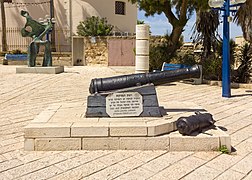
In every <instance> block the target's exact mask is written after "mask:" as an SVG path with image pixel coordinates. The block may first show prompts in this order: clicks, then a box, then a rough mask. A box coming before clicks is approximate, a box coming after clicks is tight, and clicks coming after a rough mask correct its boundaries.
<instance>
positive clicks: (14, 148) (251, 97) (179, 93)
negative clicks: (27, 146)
mask: <svg viewBox="0 0 252 180" xmlns="http://www.w3.org/2000/svg"><path fill="white" fill-rule="evenodd" d="M15 68H16V67H15V66H2V65H0V109H1V111H0V179H1V180H2V179H3V180H5V179H36V180H37V179H60V180H61V179H70V178H71V179H127V180H129V179H154V180H156V179H157V180H159V179H165V180H167V179H222V180H223V179H235V180H237V179H247V180H249V179H252V163H251V162H252V133H251V132H252V90H251V89H232V94H233V97H232V98H230V99H226V98H222V97H221V88H220V87H216V86H208V85H199V86H193V85H188V84H183V83H172V84H170V85H165V86H159V87H158V88H157V92H158V95H159V99H160V98H162V100H161V101H162V102H166V101H181V102H182V101H187V102H193V103H196V104H198V105H199V106H202V107H204V108H205V109H206V110H207V111H208V112H210V113H212V114H213V115H214V118H215V120H217V121H218V122H217V123H216V124H217V125H220V126H222V127H225V128H226V129H227V133H228V134H230V135H231V139H232V145H233V147H234V150H235V151H234V152H233V153H232V154H231V155H227V154H221V153H220V152H167V151H64V152H61V151H53V152H49V151H47V152H38V151H37V152H30V151H29V152H28V151H24V150H23V146H24V137H23V135H24V129H23V128H24V126H26V125H27V124H28V123H29V122H30V121H31V120H32V119H33V118H34V117H35V116H36V115H38V114H39V113H40V112H41V111H43V110H44V109H45V108H46V107H47V106H48V105H50V104H53V103H62V102H80V101H82V102H85V101H86V97H87V95H88V86H89V82H90V79H91V78H93V77H105V76H111V75H115V74H120V73H121V72H122V71H123V72H126V69H121V70H115V69H114V68H105V67H68V68H65V71H66V72H65V73H63V74H58V75H45V74H15ZM160 105H162V103H161V102H160ZM181 108H183V107H181ZM170 111H172V109H170Z"/></svg>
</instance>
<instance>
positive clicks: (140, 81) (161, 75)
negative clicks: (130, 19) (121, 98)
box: [89, 65, 200, 94]
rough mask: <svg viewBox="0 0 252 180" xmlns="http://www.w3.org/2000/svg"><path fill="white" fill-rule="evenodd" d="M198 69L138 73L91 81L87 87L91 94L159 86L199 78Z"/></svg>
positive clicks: (197, 67)
mask: <svg viewBox="0 0 252 180" xmlns="http://www.w3.org/2000/svg"><path fill="white" fill-rule="evenodd" d="M199 77H200V68H199V66H198V65H194V66H192V67H191V68H184V69H178V70H173V71H163V72H151V73H140V74H131V75H122V76H114V77H110V78H98V79H92V80H91V83H90V87H89V92H90V93H91V94H94V93H99V92H106V91H112V90H117V89H123V88H129V87H134V86H141V85H145V84H151V83H152V84H154V85H161V84H165V83H170V82H175V81H179V80H183V79H190V78H199Z"/></svg>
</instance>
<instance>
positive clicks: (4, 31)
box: [0, 0, 7, 52]
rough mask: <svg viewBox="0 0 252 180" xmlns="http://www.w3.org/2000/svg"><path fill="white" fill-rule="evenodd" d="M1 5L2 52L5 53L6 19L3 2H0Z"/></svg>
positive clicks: (0, 0)
mask: <svg viewBox="0 0 252 180" xmlns="http://www.w3.org/2000/svg"><path fill="white" fill-rule="evenodd" d="M0 5H1V17H2V51H3V52H6V51H7V39H6V18H5V9H4V0H0Z"/></svg>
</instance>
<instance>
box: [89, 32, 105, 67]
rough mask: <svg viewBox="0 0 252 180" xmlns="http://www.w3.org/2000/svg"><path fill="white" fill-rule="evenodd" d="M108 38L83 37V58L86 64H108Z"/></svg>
mask: <svg viewBox="0 0 252 180" xmlns="http://www.w3.org/2000/svg"><path fill="white" fill-rule="evenodd" d="M107 44H108V38H107V37H85V38H84V46H85V60H86V64H87V65H104V66H107V65H108V48H107Z"/></svg>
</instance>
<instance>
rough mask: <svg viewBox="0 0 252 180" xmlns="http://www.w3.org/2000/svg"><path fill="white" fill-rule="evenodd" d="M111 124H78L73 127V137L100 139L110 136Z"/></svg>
mask: <svg viewBox="0 0 252 180" xmlns="http://www.w3.org/2000/svg"><path fill="white" fill-rule="evenodd" d="M108 126H109V123H106V122H99V123H97V122H94V123H92V122H89V123H88V122H87V123H83V122H76V123H73V125H72V126H71V137H99V136H103V137H104V136H105V137H106V136H108V135H109V127H108Z"/></svg>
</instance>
